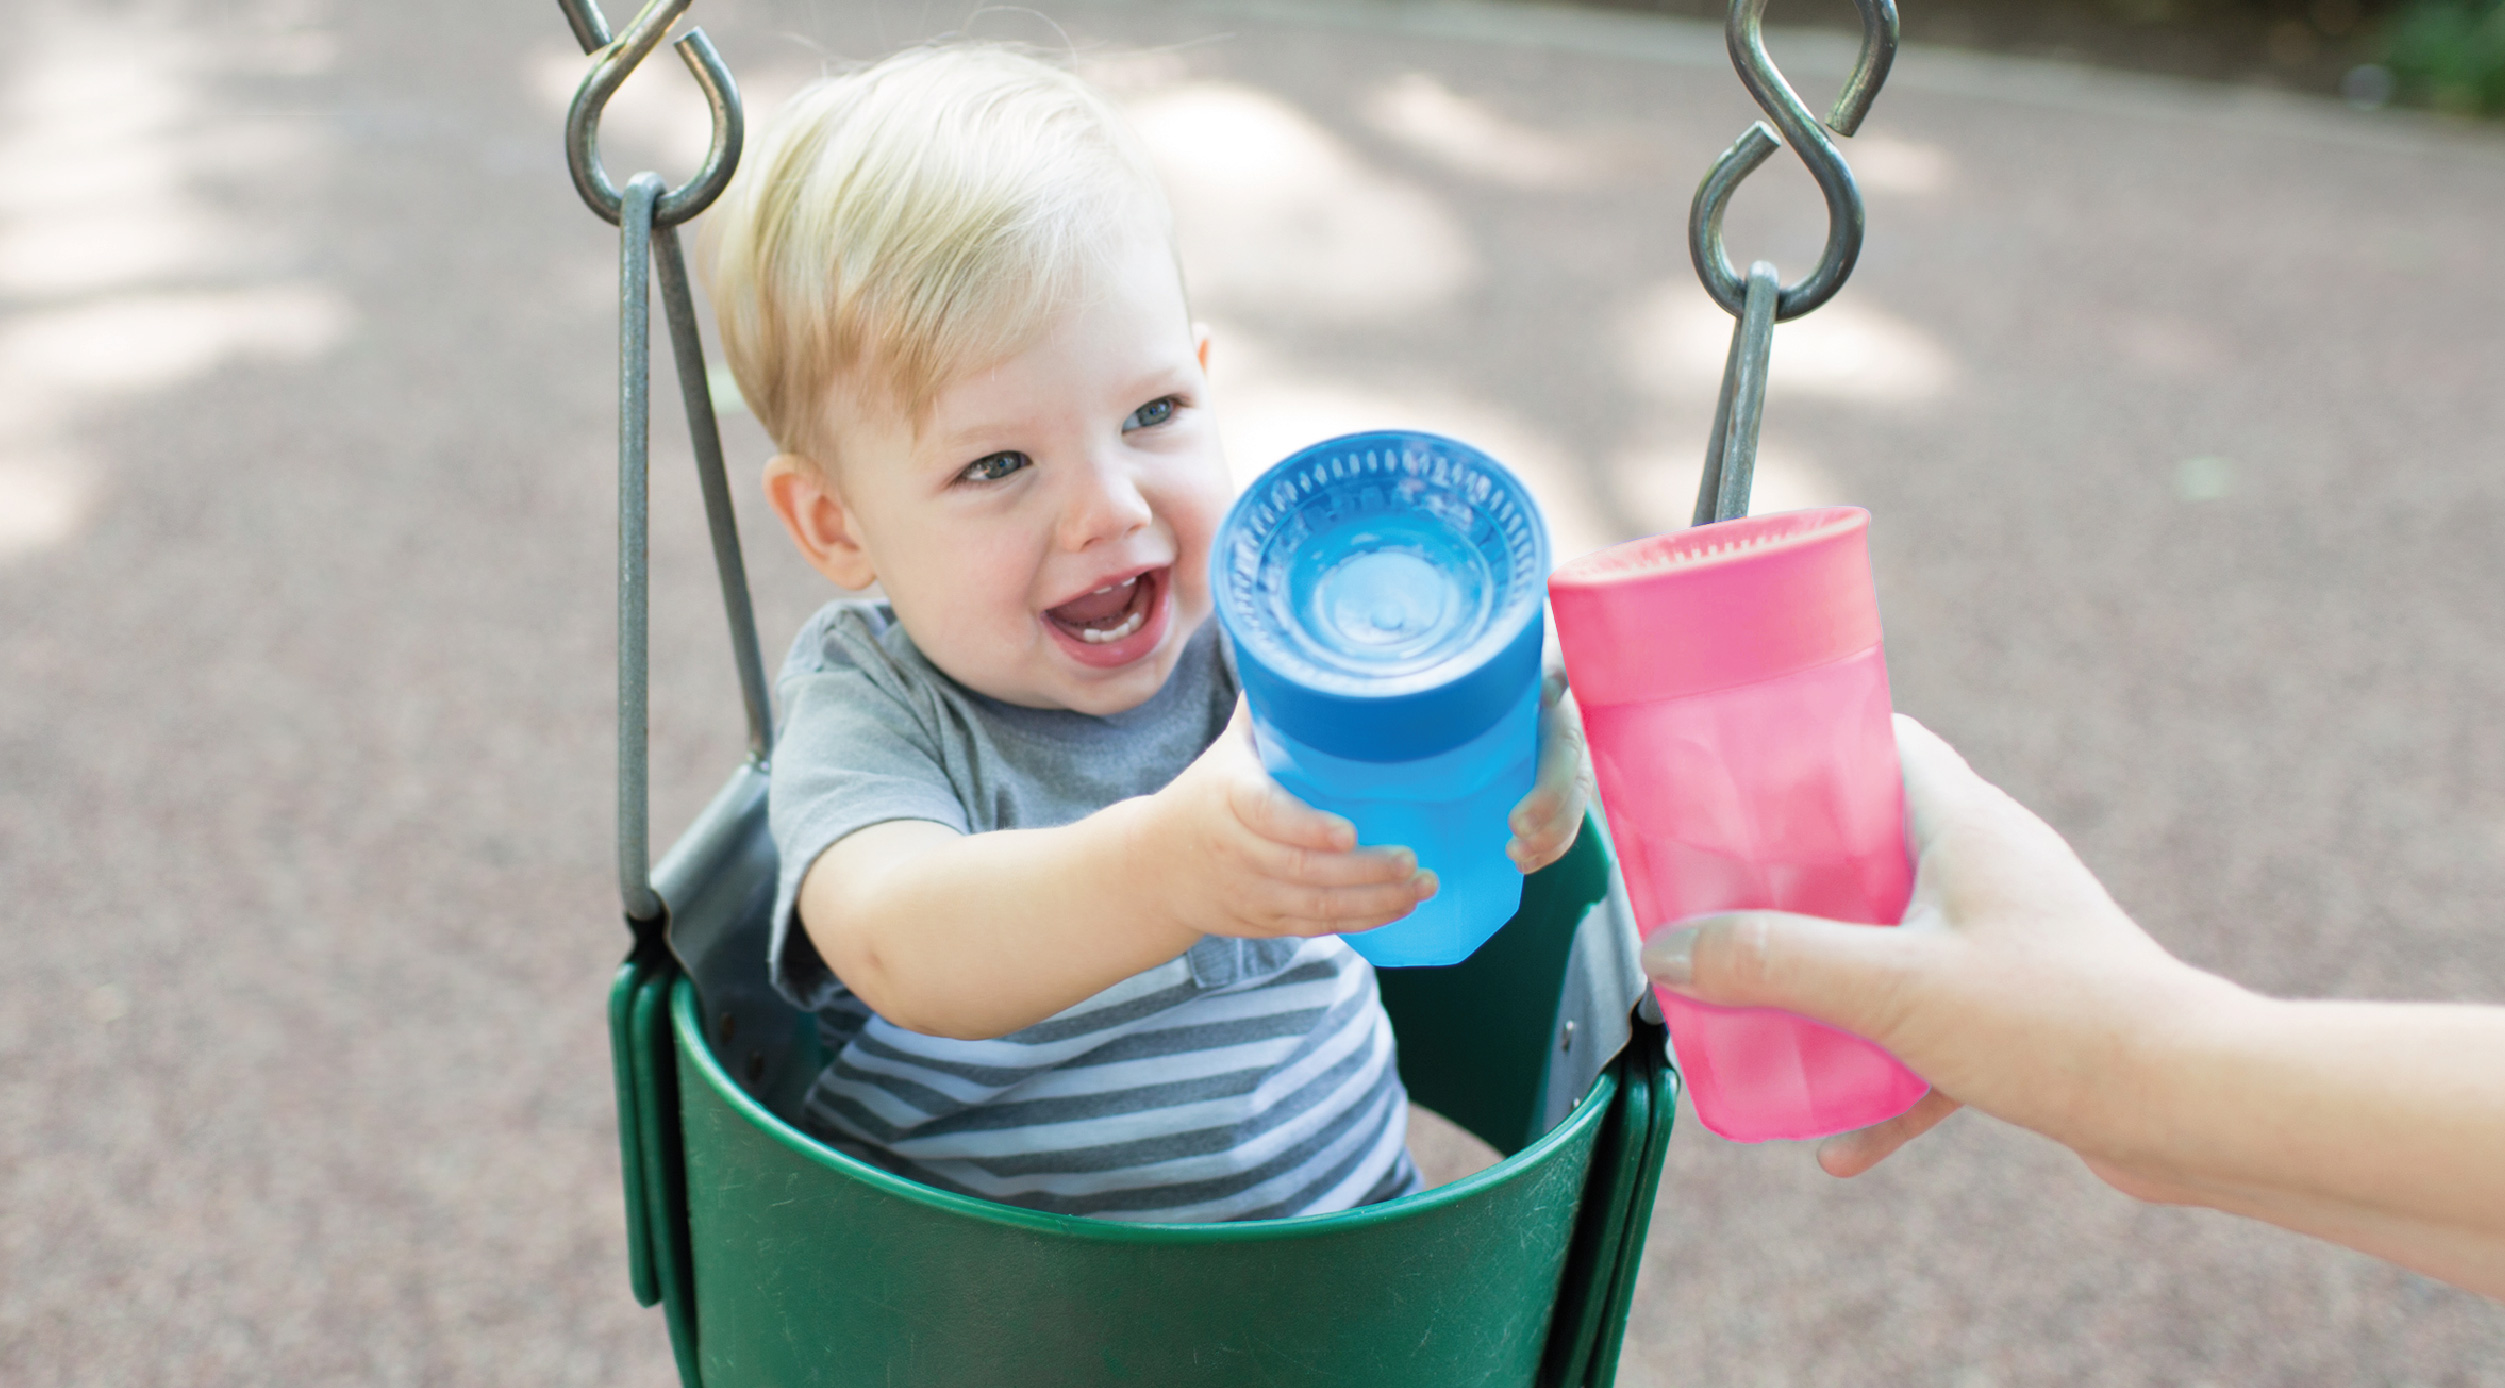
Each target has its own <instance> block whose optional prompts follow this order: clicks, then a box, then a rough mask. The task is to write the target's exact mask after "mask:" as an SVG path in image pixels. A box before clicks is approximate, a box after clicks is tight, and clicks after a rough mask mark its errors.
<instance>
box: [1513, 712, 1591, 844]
mask: <svg viewBox="0 0 2505 1388" xmlns="http://www.w3.org/2000/svg"><path fill="white" fill-rule="evenodd" d="M1589 766H1590V764H1589V763H1588V762H1587V761H1586V760H1585V759H1584V756H1583V718H1582V715H1581V714H1580V713H1578V712H1577V711H1576V710H1575V707H1574V691H1572V690H1570V689H1568V688H1566V677H1565V676H1564V675H1559V674H1551V675H1550V676H1548V679H1547V682H1546V683H1545V684H1543V685H1542V686H1541V689H1540V769H1539V779H1538V780H1537V781H1535V782H1533V783H1532V786H1531V793H1530V794H1528V795H1526V796H1523V797H1522V802H1521V803H1520V804H1518V805H1515V806H1514V807H1513V813H1512V814H1511V815H1510V816H1508V817H1507V819H1506V823H1507V824H1508V825H1510V826H1511V827H1512V829H1513V842H1511V843H1508V844H1506V845H1505V856H1506V857H1508V858H1511V859H1513V865H1514V866H1515V867H1518V868H1520V869H1522V871H1523V873H1524V875H1526V876H1527V875H1529V874H1531V873H1534V872H1537V871H1539V870H1540V869H1541V868H1544V867H1546V866H1548V865H1549V864H1550V863H1553V862H1555V861H1557V860H1558V859H1559V858H1562V857H1564V856H1566V850H1567V849H1569V848H1572V847H1574V836H1575V835H1576V834H1577V833H1578V832H1580V831H1581V830H1582V828H1583V810H1584V808H1585V807H1586V806H1588V805H1590V804H1591V803H1592V782H1591V771H1590V769H1589Z"/></svg>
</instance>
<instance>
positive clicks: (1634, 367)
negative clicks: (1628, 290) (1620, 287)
mask: <svg viewBox="0 0 2505 1388" xmlns="http://www.w3.org/2000/svg"><path fill="white" fill-rule="evenodd" d="M1731 322H1732V320H1731V316H1730V315H1729V314H1727V313H1724V312H1723V311H1722V310H1721V309H1720V308H1719V307H1717V306H1716V305H1715V304H1714V302H1713V300H1711V299H1709V298H1707V297H1705V293H1704V291H1703V290H1702V289H1700V288H1698V287H1697V285H1696V283H1695V282H1694V281H1693V280H1689V279H1684V278H1682V279H1678V280H1673V281H1671V282H1670V283H1668V284H1666V285H1664V286H1662V287H1661V288H1658V289H1656V290H1654V291H1653V292H1652V293H1650V294H1648V295H1646V296H1644V297H1643V298H1642V299H1641V300H1639V301H1638V302H1637V303H1636V305H1635V306H1634V308H1632V309H1631V310H1630V311H1629V312H1628V314H1627V317H1626V319H1625V321H1624V322H1623V323H1622V324H1621V326H1620V332H1621V342H1622V343H1623V345H1624V347H1625V350H1626V370H1627V377H1628V384H1630V385H1633V386H1635V387H1637V388H1638V389H1641V390H1643V391H1645V392H1647V393H1649V394H1652V395H1654V396H1657V397H1661V398H1667V399H1692V398H1694V397H1695V396H1696V395H1697V394H1698V393H1699V392H1700V391H1701V392H1702V393H1703V395H1704V398H1705V399H1706V400H1707V401H1708V402H1710V401H1711V400H1712V399H1713V397H1714V394H1715V392H1716V391H1718V390H1719V389H1720V386H1721V381H1722V367H1723V363H1724V361H1725V360H1726V359H1727V358H1728V356H1729V354H1730V350H1731ZM1956 380H1957V364H1956V360H1955V359H1954V358H1953V357H1951V356H1950V355H1949V352H1948V349H1947V348H1945V347H1942V346H1941V345H1939V343H1938V342H1937V341H1935V340H1934V339H1933V338H1932V337H1931V335H1930V334H1928V333H1926V332H1924V331H1923V330H1922V329H1920V328H1917V327H1915V326H1914V325H1913V324H1911V323H1909V322H1907V321H1905V320H1904V319H1901V318H1898V317H1896V316H1895V315H1894V314H1891V313H1889V312H1888V311H1886V310H1885V309H1881V308H1877V307H1874V306H1872V305H1871V304H1870V302H1869V301H1868V299H1867V297H1856V296H1853V295H1850V294H1846V295H1844V296H1841V297H1839V298H1837V299H1835V300H1833V301H1831V302H1829V303H1828V304H1827V305H1826V307H1824V308H1821V309H1819V310H1818V311H1817V312H1816V313H1813V314H1811V315H1809V316H1808V317H1806V318H1801V319H1797V320H1795V321H1793V322H1790V323H1782V324H1778V325H1776V327H1775V330H1774V355H1773V360H1772V363H1771V365H1770V366H1769V367H1768V370H1767V376H1766V394H1767V399H1768V400H1769V401H1773V400H1776V399H1780V398H1781V397H1783V396H1785V395H1807V396H1816V397H1822V398H1825V399H1830V400H1842V401H1849V402H1851V403H1854V404H1861V405H1874V406H1881V407H1885V408H1891V409H1900V408H1906V407H1912V406H1920V405H1922V404H1924V403H1926V402H1929V401H1932V400H1936V399H1938V398H1940V397H1941V396H1944V395H1946V394H1947V393H1948V392H1949V391H1950V389H1951V388H1952V387H1953V386H1954V385H1955V383H1956Z"/></svg>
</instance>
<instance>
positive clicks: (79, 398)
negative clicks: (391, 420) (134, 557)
mask: <svg viewBox="0 0 2505 1388" xmlns="http://www.w3.org/2000/svg"><path fill="white" fill-rule="evenodd" d="M17 36H18V37H19V38H20V39H21V41H22V46H21V47H20V49H19V53H20V60H19V62H18V64H17V65H16V67H15V68H14V70H13V71H12V73H11V80H10V83H9V85H8V88H7V97H6V105H5V108H0V167H5V168H7V169H8V170H9V171H10V177H9V178H8V179H7V180H6V181H5V182H0V295H4V296H6V297H5V301H4V302H5V303H6V304H7V307H8V309H9V313H8V316H7V318H6V319H5V320H0V559H7V558H10V557H13V556H18V555H24V554H28V553H33V552H36V551H39V550H42V549H46V548H49V547H51V546H54V545H58V544H60V543H62V542H64V541H66V540H69V539H71V538H73V537H74V536H76V534H77V533H78V532H79V530H80V528H81V527H82V525H84V523H85V522H86V521H87V520H88V519H89V518H90V517H91V516H92V514H93V508H94V506H95V505H96V503H97V498H98V496H99V494H100V492H101V489H102V479H101V477H100V475H99V470H98V469H99V463H98V461H97V460H96V459H95V458H94V457H93V456H92V455H91V454H89V453H88V452H87V451H85V450H83V449H82V448H81V447H80V446H79V439H78V433H79V426H80V425H81V424H82V423H83V422H84V421H85V420H86V419H87V418H88V417H89V416H90V414H91V412H92V411H93V410H94V409H95V408H96V407H97V406H99V405H101V404H103V403H105V402H107V401H113V402H122V401H127V400H128V399H129V398H131V397H133V396H136V395H143V394H146V393H149V392H157V391H164V390H168V389H171V388H174V387H176V386H179V385H182V384H184V383H186V382H189V381H192V380H196V379H198V378H199V377H201V376H203V375H206V374H207V373H209V372H210V371H213V370H215V369H216V368H218V367H219V366H222V365H224V364H226V363H228V362H231V361H236V360H256V359H258V360H301V359H303V358H306V357H309V356H312V355H315V354H317V353H320V352H323V351H326V350H328V349H330V348H331V347H333V346H335V345H336V344H337V343H338V342H339V341H340V340H341V339H342V338H343V337H344V336H345V335H346V333H347V331H348V328H349V325H350V322H351V318H352V313H351V310H350V307H349V305H348V303H347V301H346V299H345V298H343V297H342V296H340V295H339V294H338V293H336V292H335V291H333V290H330V289H328V288H326V287H324V286H322V285H320V284H317V283H314V282H311V281H307V280H302V279H288V280H283V281H275V282H273V281H270V280H268V279H266V278H256V277H255V273H254V272H256V271H258V272H260V273H261V274H262V275H264V276H265V275H266V268H267V266H268V264H269V263H270V261H271V259H272V256H273V254H274V252H276V251H278V250H279V249H281V246H280V244H279V243H280V241H281V240H282V238H278V237H274V236H273V235H272V234H271V233H270V232H269V231H268V229H266V228H263V227H258V226H255V225H252V224H250V223H248V222H246V221H245V220H243V219H242V218H240V217H238V216H237V215H236V214H234V213H232V212H230V211H227V210H226V209H224V208H223V207H221V206H220V205H218V203H217V202H216V201H215V200H214V199H213V198H212V197H211V196H209V195H208V194H207V193H206V192H205V191H204V189H203V187H202V185H203V183H204V182H205V181H206V180H207V179H209V178H219V177H228V176H234V175H252V174H255V173H261V172H270V171H276V170H279V169H281V168H282V166H284V165H287V164H289V163H291V162H293V163H298V164H302V163H308V162H310V161H313V160H316V159H318V158H319V157H320V156H321V154H322V152H323V140H322V136H321V134H320V132H319V131H317V130H314V129H313V128H311V127H310V126H309V125H307V124H305V123H301V122H291V121H285V120H275V119H271V118H269V117H266V116H247V115H240V114H226V113H219V114H216V115H211V114H209V112H210V110H211V106H210V96H209V92H208V90H207V88H208V84H209V83H210V81H211V80H213V79H216V78H219V77H232V76H237V75H260V74H273V73H275V74H287V75H302V74H304V73H308V72H315V71H319V70H321V69H322V68H323V67H325V66H326V65H327V64H329V63H330V62H331V61H333V60H334V58H335V56H336V49H335V45H334V44H333V43H332V42H331V41H330V39H329V36H328V35H327V34H325V33H323V32H321V31H319V30H312V29H303V28H297V29H284V28H281V29H273V30H264V31H248V30H242V29H221V30H219V31H216V32H215V33H213V34H212V33H201V32H187V31H185V30H184V29H182V28H181V27H180V26H178V25H175V24H171V23H168V22H167V21H165V20H164V18H163V17H161V16H140V15H128V16H125V15H116V14H111V13H106V14H97V13H94V12H80V13H77V14H57V13H56V14H51V15H47V16H45V17H44V18H43V19H42V20H40V21H36V22H30V23H29V24H27V25H25V26H23V27H22V28H21V29H20V30H19V31H18V34H17Z"/></svg>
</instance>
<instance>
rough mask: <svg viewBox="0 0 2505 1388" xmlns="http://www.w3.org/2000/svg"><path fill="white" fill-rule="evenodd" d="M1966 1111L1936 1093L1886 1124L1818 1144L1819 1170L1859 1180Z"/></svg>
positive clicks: (1939, 1093)
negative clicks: (1910, 1144) (1893, 1155)
mask: <svg viewBox="0 0 2505 1388" xmlns="http://www.w3.org/2000/svg"><path fill="white" fill-rule="evenodd" d="M1963 1107H1965V1105H1963V1104H1960V1103H1958V1102H1957V1101H1956V1100H1955V1099H1952V1098H1950V1097H1948V1096H1947V1095H1945V1094H1942V1093H1941V1092H1940V1091H1938V1090H1936V1089H1934V1090H1932V1091H1931V1092H1930V1093H1928V1094H1925V1095H1923V1096H1922V1099H1921V1101H1920V1102H1918V1103H1916V1104H1915V1105H1914V1106H1913V1107H1912V1108H1909V1109H1907V1110H1905V1111H1904V1112H1903V1113H1900V1114H1898V1115H1896V1116H1895V1117H1894V1118H1891V1119H1889V1120H1887V1121H1886V1122H1884V1123H1873V1124H1871V1125H1870V1126H1869V1127H1867V1128H1856V1129H1854V1130H1853V1131H1851V1132H1849V1133H1838V1134H1836V1135H1835V1136H1833V1137H1831V1138H1828V1139H1827V1140H1826V1141H1824V1142H1821V1143H1819V1144H1818V1166H1819V1168H1820V1169H1822V1170H1824V1171H1825V1172H1826V1173H1827V1174H1828V1175H1830V1176H1858V1175H1860V1174H1861V1173H1863V1172H1865V1171H1867V1170H1869V1169H1870V1168H1872V1167H1874V1166H1877V1165H1878V1164H1879V1163H1880V1162H1883V1161H1885V1160H1887V1159H1888V1157H1889V1156H1890V1155H1892V1154H1893V1153H1894V1152H1895V1151H1896V1149H1897V1148H1899V1147H1902V1146H1904V1145H1905V1144H1906V1143H1908V1142H1911V1141H1913V1140H1914V1139H1915V1138H1917V1137H1920V1136H1922V1135H1923V1134H1924V1133H1927V1132H1929V1131H1931V1130H1932V1129H1933V1128H1935V1127H1937V1126H1939V1122H1940V1120H1941V1119H1943V1118H1946V1117H1948V1116H1949V1115H1950V1114H1952V1113H1955V1112H1956V1111H1957V1110H1959V1109H1961V1108H1963Z"/></svg>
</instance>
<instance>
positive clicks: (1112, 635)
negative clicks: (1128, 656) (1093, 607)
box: [1079, 612, 1148, 646]
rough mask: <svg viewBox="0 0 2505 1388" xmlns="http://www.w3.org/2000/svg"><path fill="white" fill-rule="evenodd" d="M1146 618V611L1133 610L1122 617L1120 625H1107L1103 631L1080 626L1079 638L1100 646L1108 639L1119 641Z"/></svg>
mask: <svg viewBox="0 0 2505 1388" xmlns="http://www.w3.org/2000/svg"><path fill="white" fill-rule="evenodd" d="M1147 620H1148V614H1147V613H1145V612H1134V613H1132V614H1131V615H1130V616H1128V617H1125V618H1123V619H1122V625H1120V626H1118V627H1107V628H1105V629H1104V630H1103V631H1097V630H1095V629H1093V628H1089V627H1082V628H1080V629H1079V639H1080V640H1081V641H1084V642H1086V643H1087V644H1089V645H1091V646H1101V645H1104V644H1105V643H1106V642H1108V641H1119V640H1121V639H1122V638H1123V637H1125V636H1128V635H1130V634H1131V633H1132V632H1135V631H1137V630H1139V626H1140V623H1142V622H1145V621H1147Z"/></svg>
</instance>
